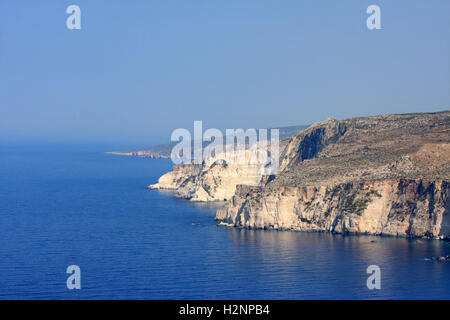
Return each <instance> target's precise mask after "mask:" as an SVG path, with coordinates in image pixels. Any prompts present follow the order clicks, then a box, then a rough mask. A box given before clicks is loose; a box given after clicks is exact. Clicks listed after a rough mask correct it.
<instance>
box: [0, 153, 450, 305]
mask: <svg viewBox="0 0 450 320" xmlns="http://www.w3.org/2000/svg"><path fill="white" fill-rule="evenodd" d="M102 151H104V150H95V149H94V150H93V149H92V148H81V147H55V146H51V147H49V146H24V145H2V146H1V148H0V177H1V180H0V299H379V298H387V299H439V298H440V299H449V298H450V262H436V261H430V260H426V258H428V257H432V256H442V255H447V254H450V245H449V243H448V242H443V241H434V240H422V239H402V238H393V237H371V236H342V235H331V234H323V233H298V232H276V231H262V230H241V229H234V228H226V227H219V226H217V225H216V224H215V221H214V215H215V209H216V208H217V206H218V204H195V203H190V202H187V201H183V200H177V199H174V198H173V197H172V195H171V194H170V193H168V192H160V191H151V190H147V189H146V186H147V185H148V184H150V183H154V182H156V181H157V178H158V177H159V176H160V175H161V174H163V173H165V172H166V171H168V170H169V169H170V168H171V162H170V160H152V159H140V158H132V157H126V156H113V155H108V154H104V153H102ZM198 223H199V224H198ZM73 264H75V265H78V266H79V267H80V268H81V286H82V288H81V290H68V289H67V287H66V280H67V277H68V276H69V275H68V274H66V268H67V267H68V266H69V265H73ZM369 265H378V266H379V267H380V268H381V289H380V290H369V289H368V288H367V286H366V280H367V277H368V276H369V275H368V274H367V273H366V269H367V267H368V266H369Z"/></svg>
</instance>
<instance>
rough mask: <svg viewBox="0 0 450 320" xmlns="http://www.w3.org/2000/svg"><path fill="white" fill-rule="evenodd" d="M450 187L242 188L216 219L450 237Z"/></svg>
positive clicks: (411, 183)
mask: <svg viewBox="0 0 450 320" xmlns="http://www.w3.org/2000/svg"><path fill="white" fill-rule="evenodd" d="M449 193H450V189H449V183H448V182H445V181H442V180H440V181H424V180H407V179H393V180H382V181H366V182H360V183H345V184H339V185H334V186H322V187H315V186H299V187H281V188H279V189H276V190H267V189H265V188H263V187H255V188H252V187H249V186H238V188H237V190H236V194H235V195H234V197H233V198H232V199H231V201H230V203H229V204H227V205H226V206H225V207H223V208H220V209H219V210H218V211H217V214H216V219H217V220H220V221H221V222H223V223H225V224H227V225H232V226H236V227H246V228H263V229H275V230H295V231H326V232H336V233H365V234H374V235H393V236H418V237H430V238H437V239H444V238H448V237H449V236H450V215H449Z"/></svg>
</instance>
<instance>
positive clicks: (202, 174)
mask: <svg viewBox="0 0 450 320" xmlns="http://www.w3.org/2000/svg"><path fill="white" fill-rule="evenodd" d="M261 176H262V174H261V166H259V165H249V164H242V165H240V164H233V165H228V164H226V163H225V162H222V161H218V162H215V163H213V164H211V165H191V164H187V165H177V166H174V169H173V171H170V172H168V173H166V174H165V175H163V176H162V177H161V178H160V179H159V181H158V183H157V184H154V185H150V186H149V187H148V188H149V189H169V190H174V195H175V197H178V198H183V199H188V200H191V201H224V200H229V199H231V197H232V196H233V195H234V192H235V190H236V186H237V185H238V184H245V185H249V186H256V185H258V183H259V181H260V180H261Z"/></svg>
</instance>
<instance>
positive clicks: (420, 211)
mask: <svg viewBox="0 0 450 320" xmlns="http://www.w3.org/2000/svg"><path fill="white" fill-rule="evenodd" d="M260 169H261V168H260V167H258V166H250V165H247V166H246V165H229V164H227V163H226V162H223V161H220V162H213V163H208V164H203V165H191V164H184V165H178V166H175V167H174V169H173V171H171V172H169V173H167V174H165V175H163V176H162V177H161V178H160V179H159V181H158V183H157V184H154V185H151V186H149V188H151V189H170V190H174V192H175V196H177V197H181V198H186V199H190V200H191V201H214V200H226V202H225V204H224V206H223V207H222V208H220V209H219V210H218V211H217V213H216V220H217V221H218V222H219V223H221V224H224V225H229V226H235V227H244V228H262V229H274V230H295V231H320V232H335V233H357V234H373V235H393V236H406V237H426V238H435V239H450V217H449V210H450V200H449V195H450V188H449V181H450V111H445V112H439V113H421V114H403V115H383V116H375V117H364V118H352V119H346V120H334V119H328V120H326V121H324V122H319V123H316V124H313V125H312V126H310V127H309V128H307V129H305V130H301V131H300V132H298V133H297V134H295V135H292V136H289V137H287V138H284V139H282V140H281V141H280V169H279V171H278V172H277V174H276V175H271V176H265V175H262V174H261V172H262V171H261V170H260Z"/></svg>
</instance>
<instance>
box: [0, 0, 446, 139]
mask: <svg viewBox="0 0 450 320" xmlns="http://www.w3.org/2000/svg"><path fill="white" fill-rule="evenodd" d="M71 4H77V5H79V6H80V7H81V12H82V29H81V30H68V29H67V28H66V18H67V17H68V14H66V12H65V11H66V8H67V6H69V5H71ZM370 4H378V5H379V6H380V7H381V20H382V21H381V24H382V30H374V31H370V30H368V29H367V28H366V18H367V14H366V12H365V11H366V8H367V7H368V6H369V5H370ZM449 17H450V1H448V0H441V1H439V0H426V1H425V0H410V1H402V0H395V1H379V0H370V1H366V0H345V1H338V0H329V1H324V0H304V1H300V0H292V1H291V0H282V1H279V0H278V1H275V0H273V1H265V0H183V1H181V0H179V1H173V0H158V1H156V0H155V1H152V0H150V1H144V0H142V1H138V0H134V1H125V0H123V1H111V0H108V1H100V0H95V1H94V0H91V1H85V0H83V1H81V0H80V1H75V0H74V1H64V0H54V1H44V0H42V1H31V0H30V1H23V0H2V1H1V2H0V139H1V140H23V141H32V140H46V141H53V140H54V141H63V140H66V139H67V140H71V141H77V140H79V141H85V140H92V141H120V142H124V143H128V142H129V143H130V144H133V145H136V144H143V145H144V144H145V145H150V144H152V143H156V142H163V141H168V140H169V139H170V134H171V132H172V130H173V129H175V128H180V127H183V128H188V129H191V128H192V126H193V121H194V120H203V121H204V126H206V127H217V128H221V129H224V128H239V127H243V128H252V127H254V128H259V127H261V128H264V127H273V126H284V125H296V124H307V123H312V122H315V121H321V120H324V119H326V118H328V117H334V118H337V119H343V118H348V117H354V116H365V115H375V114H384V113H406V112H431V111H439V110H448V109H450V18H449ZM191 130H192V129H191Z"/></svg>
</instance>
